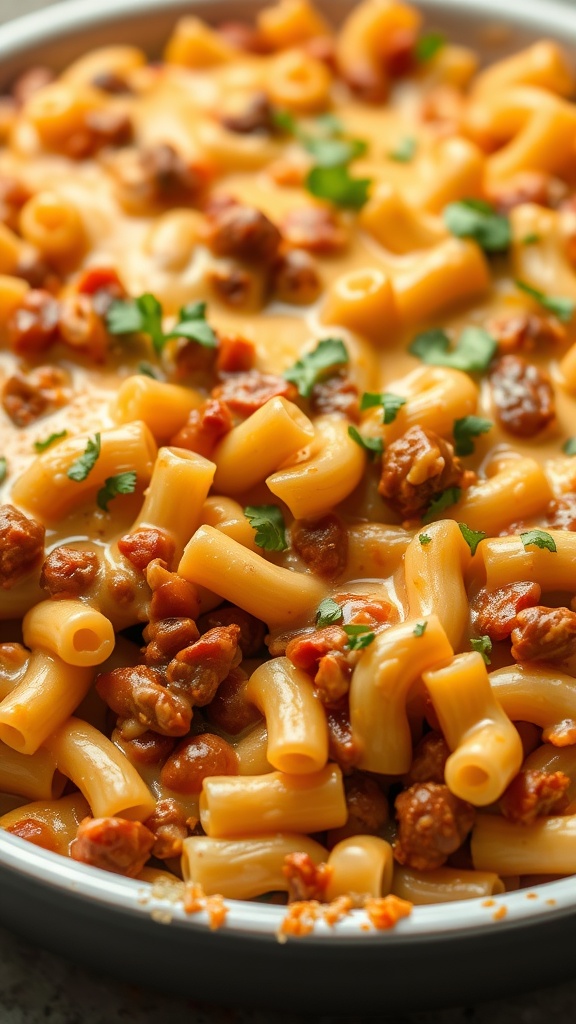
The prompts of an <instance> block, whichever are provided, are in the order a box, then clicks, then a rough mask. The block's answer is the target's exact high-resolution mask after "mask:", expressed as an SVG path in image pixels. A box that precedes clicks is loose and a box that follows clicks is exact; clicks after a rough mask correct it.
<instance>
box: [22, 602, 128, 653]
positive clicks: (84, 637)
mask: <svg viewBox="0 0 576 1024" xmlns="http://www.w3.org/2000/svg"><path fill="white" fill-rule="evenodd" d="M22 635H23V637H24V643H25V644H26V645H27V646H28V647H31V648H33V649H35V648H40V649H41V650H43V651H50V652H51V653H52V654H56V655H57V656H58V657H59V658H61V659H62V661H65V662H66V663H67V664H68V665H77V666H85V667H87V666H89V665H101V664H102V662H103V661H106V658H108V657H109V656H110V655H111V654H112V651H113V650H114V642H115V636H114V629H113V627H112V623H111V622H110V620H109V619H107V618H106V616H105V615H102V613H101V612H99V611H97V610H96V609H95V608H91V607H90V605H87V604H85V603H84V601H73V600H70V601H40V603H39V604H36V605H34V607H33V608H31V609H30V611H29V612H28V613H27V614H26V615H25V617H24V621H23V623H22Z"/></svg>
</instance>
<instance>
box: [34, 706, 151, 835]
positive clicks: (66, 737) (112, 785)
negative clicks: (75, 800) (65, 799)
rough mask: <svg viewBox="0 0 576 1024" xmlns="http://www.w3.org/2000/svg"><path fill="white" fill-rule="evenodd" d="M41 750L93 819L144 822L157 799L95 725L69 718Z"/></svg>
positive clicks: (128, 762) (127, 761) (125, 758)
mask: <svg viewBox="0 0 576 1024" xmlns="http://www.w3.org/2000/svg"><path fill="white" fill-rule="evenodd" d="M42 749H45V750H47V751H48V752H49V753H50V754H52V756H53V757H54V758H55V759H56V765H57V767H58V770H59V771H61V772H62V774H63V775H66V776H67V778H69V779H71V780H72V782H73V783H74V784H75V785H76V786H78V789H79V790H80V792H81V793H83V795H84V796H85V797H86V799H87V801H88V803H89V804H90V808H91V810H92V814H93V816H94V817H95V818H106V817H108V816H110V815H118V816H119V817H122V818H130V819H131V820H134V819H136V820H140V821H145V820H146V818H149V817H150V815H151V814H152V812H153V810H154V808H155V806H156V801H155V799H154V797H153V796H152V794H151V792H150V790H149V789H148V787H147V786H146V785H145V783H144V782H143V781H142V779H141V778H140V776H139V775H138V772H137V771H136V769H135V768H133V767H132V765H131V764H130V761H129V760H128V758H127V757H124V755H123V754H122V753H120V751H119V750H117V748H116V747H115V746H114V744H113V743H111V742H110V740H109V739H107V738H106V736H103V735H102V733H101V732H99V731H98V729H95V728H94V726H92V725H88V723H87V722H82V721H81V720H80V719H79V718H69V719H68V721H67V722H65V723H64V725H61V726H60V728H58V729H56V730H55V732H53V733H52V735H51V736H50V737H49V738H48V740H47V741H46V743H45V745H44V747H43V748H42Z"/></svg>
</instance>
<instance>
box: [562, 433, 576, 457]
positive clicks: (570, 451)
mask: <svg viewBox="0 0 576 1024" xmlns="http://www.w3.org/2000/svg"><path fill="white" fill-rule="evenodd" d="M562 451H563V452H564V454H565V455H576V437H569V438H568V440H567V441H564V444H563V445H562Z"/></svg>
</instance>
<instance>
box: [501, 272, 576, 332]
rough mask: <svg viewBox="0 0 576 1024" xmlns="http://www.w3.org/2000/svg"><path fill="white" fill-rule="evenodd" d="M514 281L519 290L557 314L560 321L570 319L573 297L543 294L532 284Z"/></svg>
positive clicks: (572, 311) (573, 303) (572, 310)
mask: <svg viewBox="0 0 576 1024" xmlns="http://www.w3.org/2000/svg"><path fill="white" fill-rule="evenodd" d="M514 283H515V285H516V287H517V288H519V289H520V291H522V292H525V293H526V295H529V296H530V298H532V299H535V300H536V302H539V303H540V305H541V306H543V307H544V309H547V310H548V312H549V313H554V316H557V317H558V319H559V320H561V321H562V323H564V324H567V323H568V322H569V321H570V320H571V319H572V314H573V313H574V306H576V302H574V299H568V298H563V297H562V296H560V295H556V296H554V295H545V293H544V292H541V291H540V289H539V288H533V287H532V285H530V284H526V282H525V281H515V282H514Z"/></svg>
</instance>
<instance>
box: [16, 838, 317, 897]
mask: <svg viewBox="0 0 576 1024" xmlns="http://www.w3.org/2000/svg"><path fill="white" fill-rule="evenodd" d="M0 820H1V819H0ZM289 853H307V854H308V856H309V857H310V859H311V860H312V861H313V862H314V864H321V863H322V861H325V860H326V859H327V856H328V851H327V850H325V849H324V847H323V846H321V845H320V843H316V842H315V841H314V840H313V839H310V838H309V837H308V836H304V835H294V834H290V833H287V834H278V833H269V834H266V833H265V834H264V835H260V836H256V837H254V838H250V839H242V838H240V839H213V838H211V837H209V836H190V838H189V839H185V840H184V843H183V844H182V874H183V876H184V880H185V881H186V882H195V883H196V884H197V885H201V886H202V889H203V890H204V892H205V893H206V895H207V896H213V895H214V894H216V893H220V894H221V895H222V896H224V897H226V898H227V899H231V900H250V899H253V898H254V897H255V896H263V895H264V894H265V893H267V892H282V891H287V889H288V879H287V878H286V876H285V875H284V873H283V871H282V868H283V867H284V861H285V858H286V857H287V855H288V854H289Z"/></svg>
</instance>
